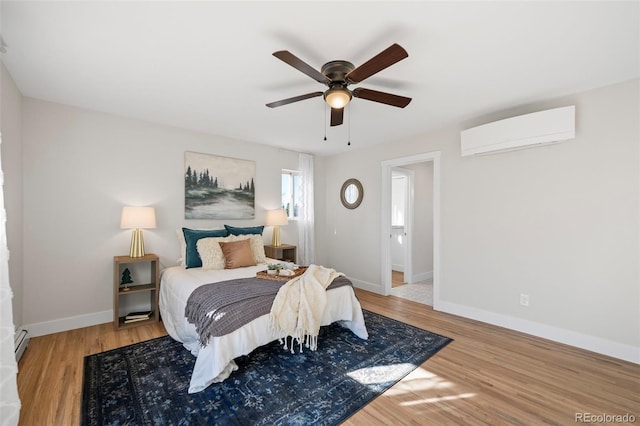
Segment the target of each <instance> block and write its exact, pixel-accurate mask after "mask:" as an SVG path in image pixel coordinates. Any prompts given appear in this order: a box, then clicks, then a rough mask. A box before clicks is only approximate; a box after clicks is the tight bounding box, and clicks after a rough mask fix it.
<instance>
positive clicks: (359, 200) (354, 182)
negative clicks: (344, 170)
mask: <svg viewBox="0 0 640 426" xmlns="http://www.w3.org/2000/svg"><path fill="white" fill-rule="evenodd" d="M349 185H355V186H356V188H357V189H358V198H356V200H355V201H354V202H353V203H350V202H348V201H347V199H346V197H345V194H346V192H347V188H348V187H349ZM363 197H364V189H363V188H362V184H361V183H360V181H359V180H358V179H354V178H351V179H347V180H345V181H344V183H343V184H342V188H340V201H342V205H343V206H345V207H346V208H348V209H355V208H356V207H358V206H359V205H360V203H362V198H363Z"/></svg>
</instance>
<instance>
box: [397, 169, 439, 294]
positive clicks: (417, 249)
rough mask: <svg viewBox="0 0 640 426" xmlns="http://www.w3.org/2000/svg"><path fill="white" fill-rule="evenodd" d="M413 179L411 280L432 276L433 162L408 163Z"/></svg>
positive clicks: (422, 279) (421, 279) (420, 279)
mask: <svg viewBox="0 0 640 426" xmlns="http://www.w3.org/2000/svg"><path fill="white" fill-rule="evenodd" d="M403 167H404V168H405V169H409V170H413V179H414V185H413V186H414V207H413V211H414V218H415V219H414V226H413V228H414V229H413V234H414V238H413V250H412V252H413V253H412V254H411V255H412V262H413V276H414V279H413V281H414V282H416V281H424V280H425V279H430V278H433V163H432V162H431V161H428V162H424V163H415V164H408V165H406V166H403Z"/></svg>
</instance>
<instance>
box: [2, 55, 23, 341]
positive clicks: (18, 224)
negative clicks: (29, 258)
mask: <svg viewBox="0 0 640 426" xmlns="http://www.w3.org/2000/svg"><path fill="white" fill-rule="evenodd" d="M0 80H1V86H0V127H1V130H2V172H3V174H4V187H3V190H4V207H5V210H6V212H7V225H6V226H7V245H8V246H9V284H10V285H11V290H12V291H13V306H12V307H13V324H14V325H15V326H16V328H17V327H20V326H21V325H22V323H23V314H22V312H23V311H22V304H23V295H22V293H23V290H22V288H23V285H22V226H23V221H22V95H21V94H20V92H19V91H18V89H17V87H16V85H15V83H14V81H13V79H12V78H11V75H10V74H9V72H8V71H7V70H6V68H5V67H4V64H1V65H0Z"/></svg>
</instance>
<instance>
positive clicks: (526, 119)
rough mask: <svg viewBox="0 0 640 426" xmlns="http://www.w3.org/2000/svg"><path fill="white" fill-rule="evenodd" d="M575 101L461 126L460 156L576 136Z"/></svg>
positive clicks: (517, 147) (528, 145) (525, 146)
mask: <svg viewBox="0 0 640 426" xmlns="http://www.w3.org/2000/svg"><path fill="white" fill-rule="evenodd" d="M575 116H576V107H575V105H571V106H567V107H562V108H554V109H549V110H546V111H539V112H534V113H531V114H525V115H520V116H517V117H512V118H507V119H505V120H500V121H495V122H493V123H489V124H484V125H482V126H478V127H473V128H471V129H467V130H463V131H462V132H461V133H460V141H461V145H462V156H468V155H479V154H488V153H494V152H500V151H511V150H514V149H522V148H529V147H532V146H536V145H541V144H548V143H553V142H560V141H564V140H568V139H573V138H575V137H576V119H575Z"/></svg>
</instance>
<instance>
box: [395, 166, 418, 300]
mask: <svg viewBox="0 0 640 426" xmlns="http://www.w3.org/2000/svg"><path fill="white" fill-rule="evenodd" d="M413 176H414V172H413V170H410V169H407V168H402V167H394V168H393V169H392V170H391V240H390V242H389V244H390V255H391V288H396V287H399V286H401V285H405V284H411V283H412V282H413V273H412V270H413V268H412V266H413V265H412V259H411V252H412V249H411V245H412V244H411V241H408V240H409V237H410V236H412V235H413V233H412V225H413V215H412V214H411V213H413V194H414V190H413Z"/></svg>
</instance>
